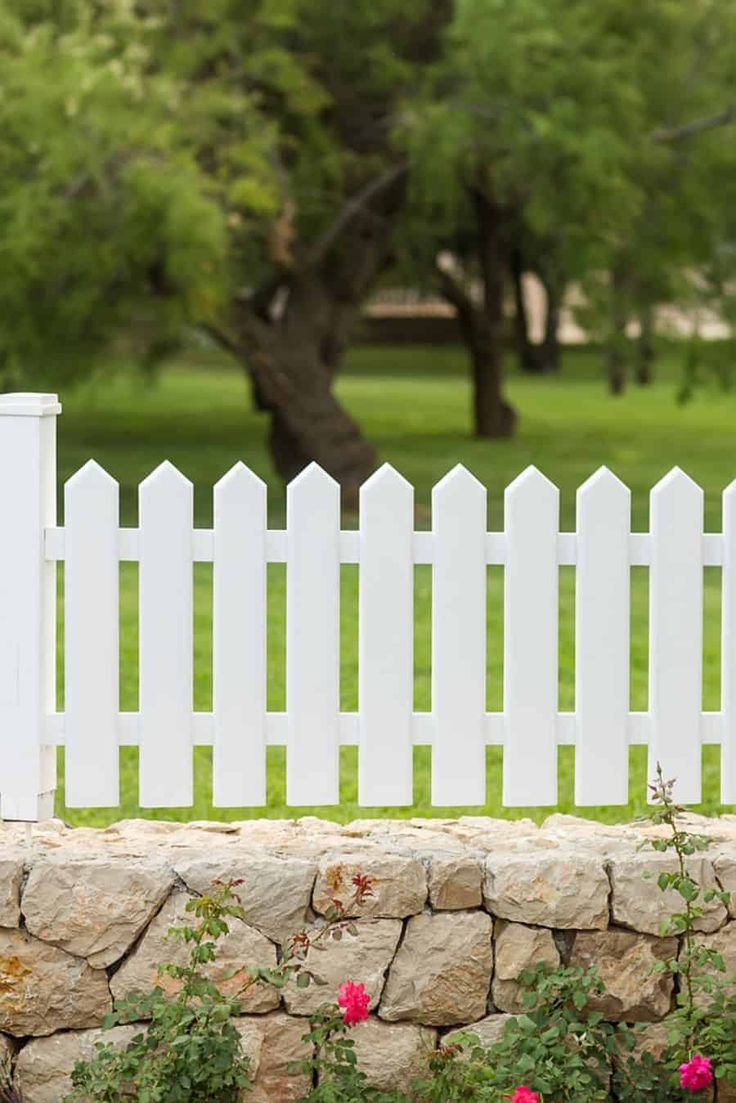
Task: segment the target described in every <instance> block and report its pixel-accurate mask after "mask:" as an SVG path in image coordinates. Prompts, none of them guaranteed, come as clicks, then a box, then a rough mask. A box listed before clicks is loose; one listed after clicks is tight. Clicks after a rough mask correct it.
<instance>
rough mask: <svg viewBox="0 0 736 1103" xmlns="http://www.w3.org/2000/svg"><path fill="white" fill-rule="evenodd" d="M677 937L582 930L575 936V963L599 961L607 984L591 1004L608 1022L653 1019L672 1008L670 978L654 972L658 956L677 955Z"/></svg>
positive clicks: (661, 958) (586, 965) (584, 965)
mask: <svg viewBox="0 0 736 1103" xmlns="http://www.w3.org/2000/svg"><path fill="white" fill-rule="evenodd" d="M676 952H677V941H676V939H674V938H652V937H647V936H644V937H643V936H642V935H637V934H634V933H633V932H632V931H622V930H615V929H613V928H611V929H610V930H608V931H583V932H581V933H580V934H578V935H576V936H575V942H574V945H573V949H572V954H571V955H570V964H571V965H580V966H582V968H583V969H587V968H589V967H590V966H591V965H595V966H597V968H598V972H599V974H600V978H601V980H602V981H603V984H604V985H605V989H606V990H605V992H604V993H603V994H602V995H601V996H596V997H593V998H592V999H591V1001H590V1006H591V1007H592V1008H593V1009H594V1010H596V1011H602V1012H603V1015H604V1017H605V1018H606V1019H608V1020H609V1021H610V1022H620V1021H626V1022H650V1021H652V1020H654V1019H659V1018H661V1017H662V1015H665V1014H666V1013H667V1011H669V1009H670V1004H671V1001H672V991H673V983H672V977H671V976H670V975H668V974H667V973H653V972H652V967H653V966H654V965H655V964H656V962H657V961H666V960H667V959H668V958H672V957H674V956H675V954H676Z"/></svg>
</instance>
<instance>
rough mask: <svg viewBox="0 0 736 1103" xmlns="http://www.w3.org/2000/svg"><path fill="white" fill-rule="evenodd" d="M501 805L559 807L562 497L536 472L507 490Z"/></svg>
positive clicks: (529, 472) (528, 472)
mask: <svg viewBox="0 0 736 1103" xmlns="http://www.w3.org/2000/svg"><path fill="white" fill-rule="evenodd" d="M504 515H505V530H506V543H507V553H506V569H505V580H504V637H505V638H504V643H505V646H504V657H505V659H504V711H505V713H506V744H505V746H504V756H503V802H504V804H506V805H509V806H512V807H513V806H520V805H522V806H523V805H549V804H556V803H557V734H556V722H557V636H558V628H557V616H558V613H557V592H558V569H557V529H558V517H559V492H558V490H557V487H556V486H554V485H553V484H552V483H551V482H550V481H549V479H547V478H545V477H544V475H542V474H541V473H540V472H539V471H537V469H536V468H535V467H528V468H527V469H526V471H524V472H522V474H521V475H519V476H518V478H516V479H515V480H514V482H513V483H511V485H510V486H509V487H507V489H506V494H505V498H504Z"/></svg>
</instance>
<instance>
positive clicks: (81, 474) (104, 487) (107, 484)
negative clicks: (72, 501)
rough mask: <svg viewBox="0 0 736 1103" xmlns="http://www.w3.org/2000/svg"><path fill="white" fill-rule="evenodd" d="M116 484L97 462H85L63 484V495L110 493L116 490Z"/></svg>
mask: <svg viewBox="0 0 736 1103" xmlns="http://www.w3.org/2000/svg"><path fill="white" fill-rule="evenodd" d="M117 486H118V482H117V479H114V478H113V477H112V475H111V474H110V473H109V472H108V471H106V470H105V468H104V467H101V466H100V464H99V463H97V460H87V462H86V463H85V464H84V465H83V466H82V467H80V468H79V470H78V471H75V472H74V474H73V475H72V476H71V477H70V478H69V479H67V481H66V483H65V484H64V493H65V495H70V494H77V493H82V492H83V491H92V490H99V491H108V492H109V491H110V490H111V489H117Z"/></svg>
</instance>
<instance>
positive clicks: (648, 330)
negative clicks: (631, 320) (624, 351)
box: [636, 306, 655, 387]
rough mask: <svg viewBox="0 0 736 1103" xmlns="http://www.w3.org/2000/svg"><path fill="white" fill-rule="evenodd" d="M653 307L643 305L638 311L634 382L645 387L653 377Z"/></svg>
mask: <svg viewBox="0 0 736 1103" xmlns="http://www.w3.org/2000/svg"><path fill="white" fill-rule="evenodd" d="M654 357H655V352H654V309H653V308H652V307H651V306H643V307H642V308H641V310H640V311H639V340H638V342H637V347H636V382H637V383H638V384H639V386H640V387H647V386H649V384H650V383H651V382H652V380H653V378H654Z"/></svg>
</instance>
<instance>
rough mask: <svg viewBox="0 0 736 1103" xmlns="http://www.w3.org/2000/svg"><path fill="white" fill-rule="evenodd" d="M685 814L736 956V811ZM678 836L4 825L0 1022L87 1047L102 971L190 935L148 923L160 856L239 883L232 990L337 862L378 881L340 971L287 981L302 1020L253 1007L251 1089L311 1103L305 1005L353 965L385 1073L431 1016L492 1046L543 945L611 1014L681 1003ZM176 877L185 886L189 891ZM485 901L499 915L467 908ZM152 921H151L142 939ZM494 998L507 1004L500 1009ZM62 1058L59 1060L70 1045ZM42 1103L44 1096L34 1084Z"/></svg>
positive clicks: (316, 957) (715, 935) (493, 829)
mask: <svg viewBox="0 0 736 1103" xmlns="http://www.w3.org/2000/svg"><path fill="white" fill-rule="evenodd" d="M683 822H684V824H685V825H686V826H687V828H688V829H689V830H692V831H696V832H698V833H699V834H703V835H706V836H708V838H709V839H710V840H711V841H712V847H711V849H710V850H708V851H706V852H705V853H704V854H703V855H698V857H697V858H696V859H694V860H693V863H692V867H691V868H692V870H693V873H694V875H695V876H696V877H697V878H698V879H699V880H701V881H704V883H705V886H706V887H709V886H710V885H713V886H715V884H716V881H715V877H717V878H718V883H719V884H720V885H721V886H722V887H723V888H724V889H725V890H727V891H728V892H729V893H730V894H731V901H730V907H729V909H728V914H727V911H726V909H725V908H723V907H722V906H721V904H720V903H716V904H714V905H712V906H711V910H710V911H709V913H708V915H707V917H706V921H705V924H701V925H703V926H705V928H706V932H705V934H704V936H703V937H704V938H705V941H706V942H707V943H710V944H711V945H713V946H714V948H717V949H719V950H720V951H721V952H722V954H723V956H724V957H725V958H726V960H727V963H729V962H731V961H733V962H734V965H735V966H736V933H735V932H736V922H728V919H729V917H730V919H731V920H736V817H735V816H728V815H725V816H722V817H720V818H719V819H717V820H708V819H705V818H703V817H700V816H696V815H687V816H685V817H684V818H683ZM664 831H665V829H664V828H663V827H662V826H661V825H652V824H623V825H609V824H599V823H595V822H592V821H586V820H583V819H580V818H578V817H574V816H567V815H560V814H557V813H555V814H554V815H552V816H550V817H548V819H547V820H545V822H544V823H543V824H542V826H541V827H538V826H537V825H535V824H533V823H532V822H531V821H529V820H526V821H511V820H493V819H489V818H488V817H483V816H463V817H461V818H460V819H458V820H453V819H449V818H448V819H432V820H422V819H412V820H407V821H390V820H378V819H363V820H355V821H353V822H352V823H350V824H345V825H342V824H337V823H332V822H329V821H326V820H321V819H318V818H316V817H313V816H309V817H304V818H303V819H300V820H248V821H243V822H241V823H227V824H225V823H186V824H177V823H171V822H164V821H143V820H138V821H127V822H122V823H117V824H113V825H112V826H111V827H109V828H104V829H102V830H95V829H91V828H68V827H66V826H65V825H64V824H62V823H61V822H60V821H49V822H47V823H42V824H37V825H34V826H33V827H32V828H31V839H30V841H29V840H27V839H26V828H25V827H24V825H19V824H10V823H0V854H1V855H2V859H0V1032H2V1031H3V1030H4V1031H5V1032H6V1033H8V1034H14V1035H15V1037H14V1038H11V1039H10V1040H9V1041H7V1040H6V1041H3V1035H2V1033H0V1054H1V1053H2V1050H3V1049H4V1048H7V1046H10V1047H11V1048H12V1050H13V1051H14V1052H15V1051H16V1050H18V1049H19V1048H21V1047H22V1046H23V1043H22V1041H21V1040H20V1039H22V1038H24V1037H28V1036H32V1035H36V1036H37V1037H38V1036H43V1035H45V1034H48V1033H50V1032H51V1031H58V1032H59V1034H58V1040H59V1041H60V1042H61V1041H62V1040H63V1039H69V1041H67V1042H66V1043H65V1044H66V1045H69V1046H72V1045H73V1044H74V1039H73V1036H72V1032H77V1034H79V1032H82V1033H89V1030H87V1029H85V1028H92V1027H96V1026H98V1025H99V1023H100V1020H101V1017H102V1015H103V1013H104V1012H105V1011H107V1010H108V1009H109V1007H110V1002H111V998H110V993H109V986H108V980H107V977H106V976H105V972H104V968H103V966H104V965H105V964H106V963H107V961H108V960H109V961H111V962H112V964H113V969H112V970H111V973H112V977H111V979H112V980H113V982H114V985H115V987H116V988H117V989H118V990H119V985H120V984H121V983H122V982H123V981H124V980H125V978H126V974H127V976H128V978H130V975H131V971H133V969H134V968H140V969H141V972H142V975H143V977H144V979H143V980H142V981H140V982H139V983H140V984H141V986H142V987H145V988H149V987H150V986H151V984H153V983H155V981H156V980H157V979H158V977H157V975H156V973H157V966H158V965H159V964H160V962H161V961H165V960H171V959H172V957H173V956H174V954H173V951H174V949H175V947H174V945H173V944H172V943H169V942H166V943H164V948H163V949H161V948H160V947H159V950H157V949H156V938H158V937H160V936H161V935H162V934H163V931H162V930H161V929H160V928H162V927H165V926H168V924H169V920H168V919H167V918H166V917H165V916H164V918H163V919H160V920H158V919H157V915H158V913H157V910H156V909H157V907H159V908H160V907H161V906H162V905H161V904H158V905H155V904H154V905H153V907H152V910H148V911H147V914H146V915H144V916H143V918H142V920H140V919H136V913H137V909H141V910H142V911H144V912H145V911H146V909H151V898H150V895H147V893H148V892H149V886H148V884H146V885H144V886H143V889H142V890H139V889H138V888H137V887H131V886H136V885H137V884H138V882H136V881H135V878H136V877H137V876H139V874H140V871H141V869H144V870H148V869H150V868H151V867H154V868H163V869H164V870H171V871H173V872H174V874H178V875H180V876H181V878H182V880H183V881H184V883H185V884H186V886H187V887H188V888H189V889H190V891H192V892H205V891H209V890H210V888H211V884H212V881H213V880H215V879H218V880H229V879H237V880H240V879H242V880H244V882H245V883H244V884H242V885H241V886H239V888H238V890H237V891H238V892H239V893H240V894H241V895H242V897H243V904H244V906H245V910H246V914H247V916H248V921H247V923H246V924H245V925H244V926H243V925H241V926H240V927H239V932H238V934H239V937H240V942H238V943H237V945H235V943H233V945H232V946H230V947H229V948H228V947H226V952H227V957H226V959H223V958H222V956H220V960H219V963H218V965H217V968H219V969H222V971H223V972H222V973H221V974H220V975H221V977H222V979H223V981H224V983H225V984H229V983H230V979H232V978H227V977H226V976H225V974H226V973H227V972H229V968H234V969H241V970H242V968H243V966H244V965H245V964H246V963H247V961H248V960H252V958H253V957H255V958H256V959H257V960H260V956H261V954H262V953H263V955H264V958H265V960H264V962H263V963H264V964H272V963H273V961H274V954H275V948H274V945H273V943H280V944H281V945H282V946H284V944H286V943H288V941H289V939H290V937H291V935H292V934H293V933H295V932H296V931H297V930H299V929H301V928H302V927H303V926H304V925H305V924H306V925H311V926H312V929H318V927H319V923H318V922H317V923H315V912H314V910H313V904H314V907H315V908H316V909H319V908H322V907H324V906H326V899H327V896H328V895H330V894H331V892H332V884H331V880H332V878H333V874H334V870H335V868H336V867H343V869H342V870H341V872H342V873H343V879H344V874H345V872H346V871H350V872H352V871H353V870H354V871H355V872H361V873H363V874H365V875H367V876H370V877H372V878H373V880H374V886H375V897H374V898H373V899H372V900H370V901H369V902H368V908H367V909H366V911H367V914H365V915H363V916H361V917H359V918H358V919H357V925H358V928H359V935H358V938H357V939H353V938H352V937H351V936H350V935H349V934H347V933H345V934H344V935H343V938H342V940H341V941H340V942H334V943H331V944H330V945H329V946H328V948H327V949H326V950H325V951H324V952H320V951H318V950H317V951H313V953H312V957H311V958H310V963H309V964H310V966H311V967H312V968H313V969H314V971H315V972H318V973H320V974H321V975H323V976H324V977H325V979H326V980H327V982H328V983H327V984H326V985H325V986H322V987H312V988H309V989H307V990H301V989H295V988H294V987H293V986H289V988H288V989H287V991H286V992H285V993H284V994H283V995H284V999H285V1004H286V1006H287V1007H288V1008H289V1009H290V1010H291V1011H292V1013H293V1017H290V1016H289V1015H288V1014H286V1013H284V1012H283V1011H280V1010H273V1011H269V1010H268V1008H269V1007H273V1006H274V1003H275V994H274V993H270V992H265V990H260V991H259V997H260V996H262V995H265V998H266V999H270V1000H271V1001H274V1002H271V1003H266V1004H265V1005H263V1006H261V1007H251V1008H249V1009H248V1011H249V1014H248V1015H246V1016H245V1017H244V1018H243V1019H242V1020H240V1021H239V1024H238V1029H239V1030H240V1031H241V1036H242V1039H243V1045H244V1049H245V1050H246V1052H247V1053H248V1054H249V1056H250V1057H251V1061H252V1068H253V1071H254V1074H255V1077H256V1089H255V1092H254V1094H253V1095H252V1096H251V1097H250V1098H251V1103H297V1100H298V1099H299V1098H300V1097H302V1096H303V1094H304V1090H305V1085H304V1084H303V1083H302V1084H300V1083H299V1082H298V1080H296V1079H295V1078H294V1077H293V1076H292V1075H290V1074H289V1072H288V1068H287V1066H288V1064H289V1062H290V1061H291V1060H294V1059H297V1060H298V1058H299V1056H301V1055H303V1053H304V1049H303V1044H302V1043H301V1037H302V1035H303V1033H304V1032H305V1029H306V1025H305V1023H304V1019H303V1018H300V1017H299V1016H301V1015H304V1014H306V1013H308V1012H309V1011H310V1010H311V1009H313V1008H314V1007H317V1006H319V1005H321V1004H322V1003H323V1002H329V1001H331V1000H333V999H334V998H335V995H336V991H337V986H338V984H339V983H340V982H341V981H343V980H345V979H352V980H355V981H364V982H365V983H366V984H367V986H368V988H369V991H370V993H371V996H372V1005H373V1008H374V1017H373V1018H371V1020H370V1021H369V1023H368V1024H367V1025H366V1026H365V1028H361V1031H362V1033H359V1032H358V1031H356V1032H355V1034H354V1037H355V1038H356V1040H357V1039H362V1038H364V1037H365V1038H367V1039H368V1041H361V1042H360V1044H361V1046H362V1047H363V1049H364V1051H365V1061H366V1062H367V1063H368V1064H369V1065H372V1067H373V1069H374V1070H375V1075H376V1076H378V1077H379V1078H380V1077H384V1078H385V1079H384V1082H385V1083H387V1086H389V1087H392V1086H394V1084H395V1083H396V1082H397V1078H398V1077H399V1076H400V1075H401V1074H402V1073H405V1072H406V1070H407V1069H408V1068H409V1067H410V1065H411V1062H412V1060H413V1056H412V1055H416V1052H417V1048H421V1046H419V1044H418V1040H419V1039H427V1040H430V1041H431V1040H432V1039H433V1037H434V1035H433V1032H432V1029H431V1028H433V1027H435V1026H448V1027H452V1028H454V1027H456V1026H457V1027H459V1028H460V1029H466V1028H467V1027H468V1025H469V1026H470V1027H471V1028H472V1029H473V1031H474V1032H476V1033H477V1034H478V1035H480V1037H481V1040H482V1041H483V1042H484V1043H486V1044H491V1043H492V1042H493V1041H495V1040H496V1039H497V1038H498V1037H499V1036H500V1034H501V1032H502V1030H503V1027H504V1025H505V1024H506V1022H508V1020H509V1018H510V1016H511V1015H512V1014H513V1013H514V1009H515V1008H516V1007H518V1006H519V1005H518V1003H517V1002H516V1001H517V999H518V995H519V992H518V986H517V981H516V979H515V977H516V974H517V972H518V970H519V968H521V967H522V966H523V965H527V964H528V965H533V964H535V962H536V961H538V960H541V959H544V958H546V957H548V958H549V959H550V960H551V961H556V960H557V956H556V955H557V949H558V947H559V948H561V947H562V946H564V947H565V954H566V955H567V954H568V953H569V954H572V960H573V963H576V962H577V963H581V964H584V963H593V962H595V964H597V965H598V967H599V969H600V971H601V973H602V974H603V975H604V981H605V982H606V988H607V990H606V993H605V995H604V997H603V999H602V1001H601V1002H602V1006H603V1008H604V1014H606V1015H607V1016H608V1017H609V1018H612V1019H615V1018H620V1017H625V1018H627V1019H636V1018H646V1017H648V1018H651V1017H652V1016H656V1015H658V1014H661V1013H662V1012H663V1011H666V1010H667V1008H668V1007H669V992H668V990H667V988H666V985H667V982H666V981H664V982H663V979H662V977H655V976H653V975H652V974H651V972H650V965H651V963H652V962H653V961H654V960H655V959H656V958H657V957H659V956H668V954H669V953H670V952H671V951H670V950H669V949H667V950H665V947H666V945H667V943H666V942H665V941H663V940H661V939H659V938H657V937H654V936H656V935H657V934H658V932H659V929H660V927H659V924H660V921H661V919H663V918H665V917H666V916H667V915H668V914H669V912H670V911H671V910H676V909H679V907H680V905H679V901H675V908H673V907H672V906H671V905H670V902H669V901H668V900H667V898H666V897H664V896H663V894H662V893H660V892H659V889H658V888H657V885H656V876H655V877H654V878H652V879H650V880H645V879H644V878H643V876H642V874H643V872H644V870H646V869H650V870H654V871H655V873H656V870H657V868H658V865H659V868H661V865H660V863H662V861H663V859H662V857H660V856H658V855H657V854H656V853H655V852H653V851H651V850H646V851H642V850H641V844H642V843H643V842H646V841H647V840H653V839H657V838H662V837H663V834H664ZM665 860H666V858H665ZM105 869H112V870H113V872H116V873H119V874H120V878H118V879H116V881H115V883H114V885H113V886H112V890H111V889H110V886H109V885H108V886H107V887H106V886H105V884H104V876H103V872H101V871H103V870H105ZM24 870H25V872H26V873H27V874H28V878H29V880H28V883H27V886H26V892H25V896H24V897H23V899H22V900H21V905H22V907H23V908H24V910H26V911H27V913H28V917H29V925H30V927H31V928H32V929H33V930H36V931H38V933H39V935H41V936H42V938H43V939H48V940H49V941H42V940H41V939H39V938H36V937H33V936H32V935H31V934H30V933H27V932H26V931H22V930H21V929H19V926H18V924H19V921H20V922H21V923H22V922H23V919H22V916H19V891H22V887H23V880H22V876H23V873H24ZM81 871H84V875H83V876H80V873H81ZM331 871H332V872H331ZM609 874H610V881H609ZM167 876H168V877H169V878H170V877H171V874H167ZM611 881H612V882H613V890H611ZM124 883H125V884H126V885H127V887H126V888H125V889H122V888H121V887H120V886H121V885H123V884H124ZM170 883H171V882H170V881H169V882H168V884H170ZM481 889H482V890H483V891H481ZM154 890H155V886H154ZM165 891H166V892H168V891H174V893H175V898H176V899H179V900H181V899H182V895H181V893H180V890H179V889H173V890H169V889H168V888H167V889H166V890H165ZM75 894H76V895H75ZM85 894H86V895H85ZM154 894H155V893H154ZM611 897H612V899H610V898H611ZM162 903H163V901H162ZM611 903H612V905H613V908H612V910H613V915H614V916H615V920H613V919H611V918H610V914H609V904H611ZM168 906H169V905H168V902H167V903H164V904H163V907H164V908H166V907H168ZM172 906H173V905H172ZM482 906H484V907H485V909H486V910H469V909H479V908H480V907H482ZM108 907H109V909H110V910H109V912H107V915H108V916H109V924H107V927H106V919H105V914H106V913H105V908H108ZM423 909H424V910H423ZM488 912H490V913H491V916H492V917H493V920H492V918H491V917H490V916H489V915H488ZM384 915H391V916H395V917H396V918H383V916H384ZM178 918H179V917H177V919H178ZM138 922H141V923H142V925H143V929H140V933H138V934H136V930H135V927H136V923H138ZM171 922H172V923H174V922H175V919H174V918H173V917H172V919H171ZM492 922H493V925H494V938H495V943H496V955H495V956H496V962H495V977H493V992H492V993H491V992H490V991H489V989H490V986H491V967H492V962H493V956H494V954H493V943H492V940H491V935H490V926H491V923H492ZM611 922H614V923H615V926H613V927H610V928H609V923H611ZM157 923H158V924H159V929H158V932H157ZM148 928H150V929H148ZM553 931H554V932H555V933H554V938H553V934H552V932H553ZM637 931H641V932H642V933H636V932H637ZM233 937H234V936H233ZM268 939H270V940H271V941H268ZM236 941H237V940H236ZM54 943H57V945H55V944H54ZM144 944H145V945H147V951H146V952H149V951H150V953H149V961H148V973H147V975H146V969H145V968H144V967H143V966H144V961H143V955H142V954H141V951H142V947H143V946H144ZM61 947H64V949H62V948H61ZM67 950H70V951H72V952H71V953H68V952H66V951H67ZM560 952H562V950H561V949H560ZM75 955H78V956H75ZM116 955H117V956H116ZM249 955H252V956H249ZM87 956H88V957H89V958H90V959H91V961H92V962H93V963H94V965H95V966H96V968H94V969H92V968H90V967H89V965H88V963H87V962H86V961H85V960H84V959H85V957H87ZM386 977H388V982H386V979H385V978H386ZM661 983H664V985H665V988H664V990H660V989H659V988H658V987H657V985H658V984H661ZM489 996H490V997H491V1002H490V1003H489V1002H488V998H489ZM499 1006H500V1007H501V1008H502V1011H505V1010H506V1009H509V1013H500V1014H493V1015H489V1014H488V1009H489V1007H490V1008H493V1007H499ZM473 1020H475V1021H473ZM658 1029H659V1027H658V1026H657V1024H652V1026H651V1027H647V1030H646V1031H645V1034H646V1036H647V1037H650V1034H651V1038H653V1039H656V1036H657V1030H658ZM454 1033H455V1032H454V1030H453V1031H451V1032H450V1033H449V1034H445V1037H444V1039H443V1040H444V1041H447V1040H452V1038H453V1034H454ZM50 1040H51V1039H50ZM53 1040H54V1041H56V1040H57V1039H56V1038H54V1039H53ZM26 1048H28V1054H27V1055H26V1056H25V1057H24V1058H23V1061H22V1062H21V1063H20V1065H19V1068H20V1070H21V1073H22V1069H23V1063H24V1062H28V1063H30V1062H31V1058H32V1057H33V1054H34V1050H38V1049H39V1048H40V1045H37V1044H36V1042H35V1041H32V1042H31V1043H30V1045H29V1046H27V1047H26ZM52 1064H54V1067H58V1068H62V1067H63V1062H62V1061H61V1059H59V1060H58V1061H56V1062H55V1063H53V1062H52ZM388 1069H394V1070H395V1071H394V1072H389V1071H387V1070H388ZM368 1071H369V1074H370V1075H373V1073H370V1070H368ZM407 1075H408V1074H407ZM389 1080H390V1081H391V1083H390V1084H388V1081H389ZM28 1103H36V1099H35V1098H34V1097H33V1096H32V1095H31V1096H30V1097H29V1099H28ZM40 1103H48V1099H44V1098H43V1097H40ZM734 1103H736V1101H734Z"/></svg>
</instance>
